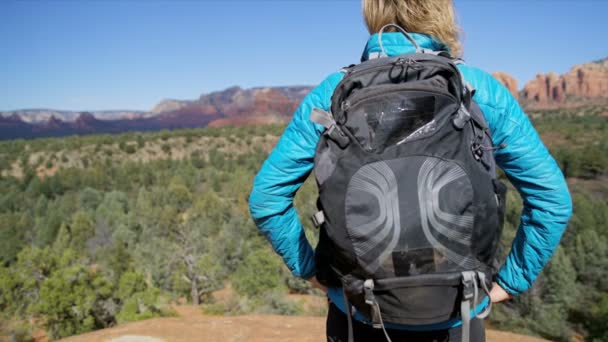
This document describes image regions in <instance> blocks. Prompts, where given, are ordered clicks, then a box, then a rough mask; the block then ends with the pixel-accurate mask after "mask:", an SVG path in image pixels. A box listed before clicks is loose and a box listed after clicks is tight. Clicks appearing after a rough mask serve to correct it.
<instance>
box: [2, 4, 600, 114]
mask: <svg viewBox="0 0 608 342" xmlns="http://www.w3.org/2000/svg"><path fill="white" fill-rule="evenodd" d="M360 7H361V2H360V1H359V0H342V1H335V0H334V1H332V0H308V1H295V0H283V1H281V0H273V1H270V0H267V1H252V0H250V1H232V0H223V1H210V0H201V1H154V0H133V1H100V0H82V1H76V0H73V1H14V0H0V110H14V109H23V108H53V109H65V110H102V109H141V110H148V109H151V108H152V107H153V106H154V105H155V104H156V103H158V102H159V101H160V100H162V99H165V98H176V99H194V98H197V97H198V96H200V94H202V93H207V92H211V91H215V90H221V89H224V88H226V87H229V86H233V85H239V86H242V87H252V86H279V85H314V84H316V83H318V82H319V81H321V80H322V79H323V78H324V77H325V76H326V75H327V74H329V73H331V72H334V71H336V70H338V69H339V68H340V67H342V66H344V65H348V64H351V63H355V62H357V61H358V59H359V56H360V54H361V51H362V49H363V47H364V45H365V43H366V41H367V39H368V37H369V34H368V33H367V31H366V29H365V27H364V24H363V21H362V19H361V14H360V12H361V9H360ZM456 7H457V11H458V14H459V21H460V25H461V26H462V28H463V29H464V31H465V36H464V51H465V56H464V57H465V59H466V61H467V63H469V64H472V65H475V66H478V67H480V68H482V69H484V70H487V71H489V72H493V71H498V70H501V71H506V72H508V73H510V74H512V75H513V76H515V77H516V78H517V80H518V81H519V84H520V87H521V86H522V84H523V83H524V82H525V81H528V80H530V79H531V78H533V77H534V76H535V74H536V73H538V72H549V71H555V72H558V73H563V72H566V71H568V70H569V68H570V67H571V66H573V65H575V64H579V63H583V62H586V61H592V60H597V59H600V58H603V57H607V56H608V19H607V18H608V17H607V13H608V1H604V0H596V1H594V0H578V1H559V0H528V1H525V0H477V1H473V0H469V1H466V0H460V1H458V0H456Z"/></svg>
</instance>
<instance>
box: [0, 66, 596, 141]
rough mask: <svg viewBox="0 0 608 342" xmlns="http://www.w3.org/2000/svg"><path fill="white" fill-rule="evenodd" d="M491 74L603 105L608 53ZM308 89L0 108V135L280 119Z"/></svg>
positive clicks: (538, 97) (554, 95) (542, 92)
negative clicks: (101, 106) (531, 73)
mask: <svg viewBox="0 0 608 342" xmlns="http://www.w3.org/2000/svg"><path fill="white" fill-rule="evenodd" d="M493 75H494V77H495V78H496V79H498V80H499V81H500V82H502V83H503V84H504V85H505V86H506V87H507V88H508V89H509V91H511V93H512V94H513V95H514V96H515V97H517V98H518V99H519V101H520V103H521V104H522V105H523V106H524V107H525V108H526V109H543V108H560V107H575V106H581V105H608V58H602V59H600V60H597V61H594V62H589V63H585V64H580V65H576V66H574V67H572V69H571V70H570V71H569V72H568V73H565V74H563V75H557V74H555V73H549V74H546V75H545V74H538V75H537V76H536V78H535V79H533V80H531V81H530V82H528V83H527V84H526V85H525V86H524V88H523V90H521V91H519V92H518V87H517V81H516V80H515V79H514V78H513V77H512V76H510V75H508V74H507V73H503V72H496V73H494V74H493ZM311 90H312V87H311V86H286V87H256V88H250V89H243V88H241V87H238V86H234V87H230V88H227V89H224V90H221V91H215V92H211V93H209V94H202V95H201V96H200V97H199V98H198V99H195V100H175V99H166V100H163V101H161V102H159V103H158V104H157V105H156V106H154V107H153V108H152V109H151V110H150V111H132V110H108V111H87V112H78V111H61V110H53V109H23V110H15V111H6V112H0V140H4V139H17V138H25V139H30V138H38V137H57V136H65V135H74V134H78V135H80V134H99V133H121V132H127V131H157V130H162V129H179V128H195V127H206V126H215V127H217V126H226V125H250V124H269V123H285V122H287V121H289V119H290V118H291V116H292V115H293V112H294V111H295V110H296V108H297V106H298V104H299V103H300V101H301V100H302V99H303V98H304V96H306V94H308V93H309V92H310V91H311Z"/></svg>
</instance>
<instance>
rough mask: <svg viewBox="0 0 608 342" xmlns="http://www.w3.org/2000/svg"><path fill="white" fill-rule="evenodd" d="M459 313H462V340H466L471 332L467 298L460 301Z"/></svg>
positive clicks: (469, 307)
mask: <svg viewBox="0 0 608 342" xmlns="http://www.w3.org/2000/svg"><path fill="white" fill-rule="evenodd" d="M460 313H461V315H462V317H461V319H462V342H468V341H469V339H470V334H471V333H470V328H471V302H469V301H468V300H463V301H462V302H460Z"/></svg>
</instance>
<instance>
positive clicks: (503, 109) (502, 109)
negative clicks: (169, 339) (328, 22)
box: [249, 33, 572, 309]
mask: <svg viewBox="0 0 608 342" xmlns="http://www.w3.org/2000/svg"><path fill="white" fill-rule="evenodd" d="M413 37H414V39H415V40H416V42H417V43H418V44H419V45H420V47H422V48H426V49H433V50H440V49H445V47H444V46H443V45H441V44H439V43H437V42H436V41H434V40H432V39H430V38H429V37H428V36H426V35H421V34H413ZM382 43H383V46H384V48H385V50H386V53H387V54H388V55H389V56H395V55H400V54H405V53H411V52H414V50H415V49H414V47H413V45H412V43H411V42H409V41H408V40H407V39H406V38H405V36H403V35H402V34H401V33H386V34H383V35H382ZM378 52H380V47H379V44H378V36H377V34H374V35H372V36H371V37H370V39H369V41H368V43H367V45H366V47H365V51H364V53H363V56H362V60H367V59H368V57H369V55H370V54H371V53H378ZM459 69H460V71H461V73H462V74H463V76H464V78H465V79H466V80H467V82H469V83H470V84H471V85H472V86H473V87H474V88H475V89H476V92H475V95H474V99H475V101H476V102H477V104H479V106H480V107H481V110H482V111H483V113H484V116H485V118H486V121H487V123H488V125H489V127H490V131H491V133H492V138H493V143H494V145H500V144H503V143H504V144H506V147H505V148H504V149H500V150H497V151H496V152H495V154H494V157H495V159H496V162H497V165H498V166H499V167H500V168H502V169H503V170H504V172H505V174H506V175H507V177H508V178H509V180H510V181H511V183H512V184H513V185H514V186H515V188H516V189H517V190H518V191H519V193H520V195H521V197H522V198H523V211H522V214H521V223H520V226H519V228H518V230H517V234H516V236H515V239H514V241H513V245H512V248H511V251H510V253H509V255H508V257H507V259H506V261H505V263H504V265H502V267H501V268H500V270H499V272H498V275H497V282H498V283H499V284H500V286H502V287H503V288H504V289H505V290H506V291H507V292H508V293H510V294H512V295H518V294H520V293H522V292H524V291H526V290H527V289H528V288H530V286H531V285H532V283H533V282H534V280H535V279H536V277H537V276H538V274H539V273H540V272H541V270H542V269H543V267H544V266H545V264H546V263H547V262H548V261H549V259H550V258H551V256H552V255H553V252H554V251H555V249H556V248H557V245H558V243H559V241H560V238H561V236H562V233H563V232H564V229H565V227H566V225H567V223H568V220H569V218H570V216H571V213H572V204H571V198H570V194H569V192H568V187H567V184H566V181H565V179H564V177H563V175H562V173H561V171H560V169H559V168H558V166H557V164H556V162H555V160H554V159H553V158H552V157H551V155H550V154H549V152H548V151H547V149H546V147H545V146H544V145H543V143H542V142H541V140H540V138H539V136H538V133H537V132H536V130H535V129H534V127H533V126H532V124H531V123H530V121H529V119H528V117H527V116H526V114H525V113H524V112H523V111H522V109H521V108H520V106H519V104H518V103H517V101H516V100H515V98H514V97H513V96H512V95H511V93H510V92H509V91H508V90H507V89H506V88H505V87H504V86H503V85H502V84H501V83H500V82H498V81H497V80H496V79H494V78H493V77H492V76H491V75H489V74H488V73H486V72H484V71H481V70H479V69H477V68H474V67H471V66H468V65H459ZM342 77H343V73H341V72H337V73H334V74H331V75H329V77H327V78H326V79H325V80H324V81H323V82H321V84H319V85H318V86H317V87H316V88H314V89H313V90H312V91H311V92H310V93H309V94H308V95H307V96H306V97H305V98H304V100H303V101H302V103H301V104H300V106H299V108H298V109H297V110H296V112H295V113H294V116H293V119H292V121H291V122H290V123H289V125H288V126H287V128H286V130H285V132H284V133H283V135H282V136H281V138H280V140H279V142H278V143H277V145H276V146H275V148H274V150H273V151H272V153H271V154H270V156H269V157H268V159H267V160H266V161H265V162H264V164H263V165H262V168H261V170H260V171H259V173H258V175H257V176H256V178H255V180H254V183H253V189H252V190H251V195H250V198H249V208H250V211H251V216H252V217H253V220H254V221H255V223H256V225H257V226H258V227H259V229H260V230H261V231H262V233H264V234H265V236H266V237H267V238H268V240H269V241H270V242H271V244H272V246H273V248H274V250H275V251H276V252H277V253H278V254H279V255H281V257H283V260H284V261H285V263H286V264H287V266H288V267H289V269H290V270H291V272H292V273H293V274H294V275H295V276H298V277H302V278H309V277H312V276H313V275H314V274H315V261H314V251H313V249H312V248H311V246H310V244H309V243H308V241H307V240H306V237H305V235H304V231H303V229H302V225H301V223H300V221H299V220H298V216H297V213H296V210H295V208H294V206H293V198H294V195H295V193H296V191H297V190H298V189H299V188H300V186H301V185H302V183H303V182H304V181H305V180H306V178H307V177H308V175H309V174H310V172H311V170H312V168H313V158H314V154H315V147H316V145H317V141H318V140H319V137H320V135H321V133H322V132H323V127H321V126H320V125H317V124H315V123H313V122H311V121H310V120H309V115H310V112H311V110H312V109H313V108H315V107H317V108H320V109H323V110H329V107H330V103H331V96H332V94H333V92H334V89H335V88H336V86H337V84H338V83H339V82H340V80H341V79H342ZM333 292H335V291H333ZM333 292H332V291H331V290H330V299H332V300H334V299H335V300H336V301H341V299H340V298H341V297H338V298H334V297H336V295H335V294H333V295H332V293H333ZM342 309H343V306H342Z"/></svg>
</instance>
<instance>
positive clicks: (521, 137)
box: [474, 73, 572, 295]
mask: <svg viewBox="0 0 608 342" xmlns="http://www.w3.org/2000/svg"><path fill="white" fill-rule="evenodd" d="M476 78H477V79H480V78H481V79H482V80H481V82H480V83H481V84H480V85H481V88H478V90H481V89H483V91H481V92H479V91H478V93H476V97H474V98H475V99H476V100H477V102H478V104H479V105H480V107H481V109H482V111H483V112H484V115H485V116H486V119H487V121H488V125H489V127H490V131H491V133H492V139H493V142H494V144H495V145H500V144H506V147H505V148H503V149H500V150H497V151H496V152H495V159H496V162H497V164H498V166H499V167H500V168H502V169H503V170H504V172H505V174H506V175H507V177H508V178H509V180H510V181H511V183H512V184H513V185H514V186H515V188H516V189H517V190H518V192H519V194H520V195H521V197H522V199H523V210H522V213H521V222H520V225H519V227H518V230H517V232H516V236H515V239H514V240H513V244H512V246H511V251H510V252H509V254H508V256H507V259H506V261H505V263H504V265H503V266H502V267H501V269H500V270H499V272H498V275H497V282H498V284H499V285H500V286H501V287H503V288H504V289H505V290H506V291H507V292H508V293H510V294H513V295H517V294H520V293H522V292H524V291H526V290H528V289H529V288H530V287H531V286H532V283H533V282H534V280H535V279H536V277H537V276H538V274H539V273H540V272H541V271H542V269H543V267H544V266H545V264H546V263H547V262H548V261H549V259H551V256H552V255H553V252H554V251H555V249H556V248H557V245H558V244H559V241H560V239H561V236H562V234H563V232H564V230H565V228H566V225H567V224H568V220H569V219H570V216H571V214H572V201H571V198H570V193H569V191H568V186H567V184H566V181H565V179H564V176H563V175H562V172H561V170H560V169H559V167H558V166H557V163H556V162H555V160H554V159H553V157H552V156H551V155H550V154H549V151H548V150H547V148H546V147H545V146H544V145H543V143H542V141H541V140H540V137H539V136H538V133H537V132H536V130H535V129H534V127H533V126H532V124H531V122H530V120H529V119H528V117H527V116H526V114H525V113H524V112H523V111H522V109H521V107H520V106H519V104H518V103H517V100H516V99H515V98H514V97H513V96H512V95H511V93H510V92H509V91H508V90H507V89H506V88H505V87H504V86H503V85H502V84H501V83H500V82H498V81H497V80H496V79H494V78H493V77H492V76H490V75H489V74H486V73H483V74H482V75H479V74H478V77H476ZM478 86H479V85H477V86H476V87H478Z"/></svg>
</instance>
